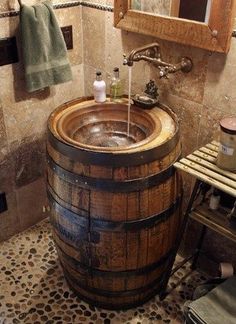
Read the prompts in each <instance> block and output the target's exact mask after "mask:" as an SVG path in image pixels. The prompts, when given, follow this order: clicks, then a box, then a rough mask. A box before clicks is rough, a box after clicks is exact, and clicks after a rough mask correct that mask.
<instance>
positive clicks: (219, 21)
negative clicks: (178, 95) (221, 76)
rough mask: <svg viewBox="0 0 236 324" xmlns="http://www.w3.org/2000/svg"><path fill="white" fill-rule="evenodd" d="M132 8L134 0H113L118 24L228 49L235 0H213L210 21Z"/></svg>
mask: <svg viewBox="0 0 236 324" xmlns="http://www.w3.org/2000/svg"><path fill="white" fill-rule="evenodd" d="M130 8H131V0H114V26H115V27H117V28H121V29H124V30H127V31H132V32H135V33H141V34H146V35H150V36H155V37H158V38H161V39H165V40H168V41H173V42H177V43H181V44H185V45H191V46H195V47H199V48H204V49H207V50H210V51H215V52H221V53H227V52H228V51H229V48H230V41H231V36H232V31H233V21H234V14H235V8H236V0H212V4H211V11H210V16H209V21H208V24H206V23H202V22H198V21H192V20H187V19H182V18H175V17H167V16H158V15H153V14H151V13H146V12H142V11H138V10H132V9H130Z"/></svg>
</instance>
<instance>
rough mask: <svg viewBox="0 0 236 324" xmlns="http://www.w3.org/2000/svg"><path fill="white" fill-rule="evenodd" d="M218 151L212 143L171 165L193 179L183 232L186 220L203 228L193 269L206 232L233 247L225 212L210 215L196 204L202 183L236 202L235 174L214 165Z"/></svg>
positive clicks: (233, 237)
mask: <svg viewBox="0 0 236 324" xmlns="http://www.w3.org/2000/svg"><path fill="white" fill-rule="evenodd" d="M218 148H219V143H218V142H216V141H212V142H211V143H209V144H207V145H205V146H203V147H201V148H199V149H198V150H196V151H194V152H193V153H192V154H189V155H188V156H186V157H185V158H182V159H181V160H180V161H178V162H176V163H175V164H174V166H175V167H176V168H177V169H179V170H182V171H184V172H187V173H188V174H191V175H192V176H194V177H195V178H196V182H195V185H194V188H193V191H192V194H191V196H190V199H189V203H188V206H187V209H186V212H185V217H184V221H183V228H182V229H183V231H184V228H185V227H186V223H187V221H188V219H189V218H191V219H194V220H195V221H197V222H198V223H200V224H201V225H202V230H201V232H200V235H199V240H198V242H197V248H196V251H195V253H194V254H193V255H192V258H193V262H192V268H195V267H196V263H197V259H198V256H199V253H200V251H201V247H202V243H203V240H204V236H205V234H206V230H207V229H208V228H209V229H211V230H213V231H215V232H216V233H218V234H220V235H223V236H225V237H226V238H228V239H230V240H231V241H233V242H235V243H236V228H235V227H232V225H231V223H230V220H229V219H228V218H227V213H228V212H227V211H226V210H225V209H224V208H219V210H217V211H212V210H209V208H208V205H207V204H204V203H202V204H197V203H196V197H197V194H198V192H199V188H200V185H201V183H207V184H209V185H211V186H213V187H214V188H217V189H219V190H221V191H224V192H225V193H227V194H229V195H230V196H232V197H234V198H236V173H235V172H230V171H226V170H223V169H221V168H219V167H218V166H217V165H216V158H217V155H218ZM179 243H180V242H179ZM188 260H189V257H188ZM183 264H184V262H183Z"/></svg>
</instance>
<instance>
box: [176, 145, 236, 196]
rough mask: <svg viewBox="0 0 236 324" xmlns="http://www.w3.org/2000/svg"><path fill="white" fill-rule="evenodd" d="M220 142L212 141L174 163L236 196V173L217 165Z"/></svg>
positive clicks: (177, 166)
mask: <svg viewBox="0 0 236 324" xmlns="http://www.w3.org/2000/svg"><path fill="white" fill-rule="evenodd" d="M218 147H219V143H218V142H216V141H212V142H211V143H208V144H206V145H205V146H204V147H201V148H199V149H198V150H196V151H194V152H193V153H192V154H189V155H188V156H186V158H183V159H181V160H180V161H179V162H176V163H175V164H174V165H175V167H176V168H178V169H180V170H182V171H185V172H187V173H189V174H191V175H193V176H194V177H196V178H197V179H199V180H201V181H203V182H206V183H208V184H210V185H212V186H213V187H215V188H217V189H220V190H223V191H225V192H226V193H228V194H229V195H232V196H233V197H236V173H235V172H230V171H226V170H223V169H221V168H219V167H217V166H216V158H217V154H218Z"/></svg>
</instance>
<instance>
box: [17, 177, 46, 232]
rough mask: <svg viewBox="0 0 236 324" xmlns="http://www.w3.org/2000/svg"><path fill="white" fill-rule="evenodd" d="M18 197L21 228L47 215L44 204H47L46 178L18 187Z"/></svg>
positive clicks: (23, 228)
mask: <svg viewBox="0 0 236 324" xmlns="http://www.w3.org/2000/svg"><path fill="white" fill-rule="evenodd" d="M16 199H17V209H18V214H19V217H20V230H21V231H23V230H25V229H26V228H28V227H30V226H32V225H34V224H36V223H37V222H39V221H40V220H42V219H43V218H45V217H46V216H47V215H46V214H44V213H43V206H44V205H46V204H47V195H46V183H45V178H44V177H43V178H40V179H38V180H36V181H34V182H32V183H30V184H28V185H27V186H24V187H21V188H19V189H17V191H16Z"/></svg>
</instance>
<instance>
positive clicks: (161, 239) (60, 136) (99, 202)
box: [47, 98, 182, 309]
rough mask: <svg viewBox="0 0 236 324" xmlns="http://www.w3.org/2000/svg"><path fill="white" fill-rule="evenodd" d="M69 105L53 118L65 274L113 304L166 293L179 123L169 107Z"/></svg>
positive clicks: (90, 297)
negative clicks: (128, 119)
mask: <svg viewBox="0 0 236 324" xmlns="http://www.w3.org/2000/svg"><path fill="white" fill-rule="evenodd" d="M127 104H128V103H127V101H126V99H124V102H123V103H111V102H105V103H102V104H98V103H95V102H94V101H93V100H92V99H90V98H81V99H79V100H76V101H73V102H70V103H67V104H64V105H62V106H60V107H59V108H57V109H56V110H55V111H54V112H53V113H52V114H51V116H50V118H49V120H48V139H47V162H48V164H47V165H48V166H47V189H48V198H49V201H50V205H51V212H50V220H51V224H52V228H53V237H54V241H55V244H56V247H57V252H58V256H59V260H60V262H61V265H62V268H63V271H64V275H65V278H66V280H67V282H68V284H69V286H70V287H71V288H72V289H73V290H74V291H75V292H76V293H77V295H78V296H79V297H80V298H82V299H84V300H85V301H87V302H88V303H90V304H93V305H97V306H100V307H103V308H107V309H127V308H131V307H134V306H137V305H140V304H143V303H144V302H146V301H147V300H149V299H150V298H151V297H153V296H154V295H156V294H158V293H160V292H161V290H162V289H163V286H164V285H165V283H166V280H167V279H168V278H167V276H168V275H169V273H170V269H171V267H172V264H173V260H174V254H175V250H176V249H175V246H176V239H177V235H178V232H179V229H180V225H181V193H182V182H181V177H180V175H179V174H178V172H177V171H176V170H175V169H174V167H173V163H174V162H175V161H176V160H177V159H178V158H179V156H180V154H181V145H180V140H179V127H178V120H177V118H176V116H175V114H174V113H173V112H172V111H171V110H170V109H169V108H167V107H165V106H162V105H160V106H157V107H154V108H152V109H150V110H143V109H141V108H138V107H136V106H134V105H132V106H131V115H130V132H129V134H127Z"/></svg>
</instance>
